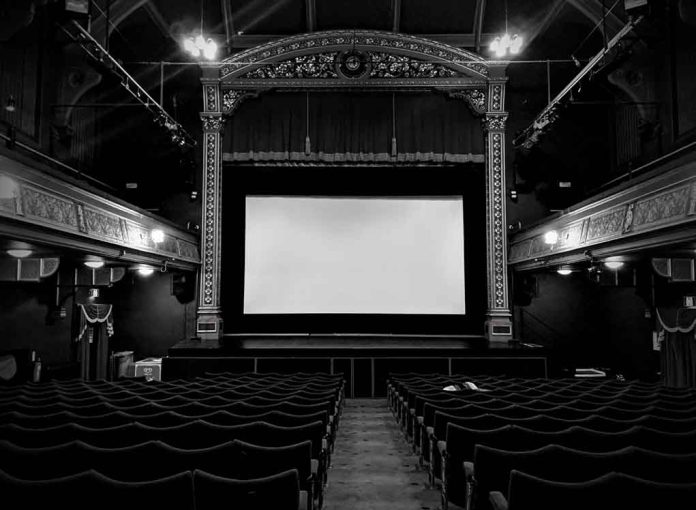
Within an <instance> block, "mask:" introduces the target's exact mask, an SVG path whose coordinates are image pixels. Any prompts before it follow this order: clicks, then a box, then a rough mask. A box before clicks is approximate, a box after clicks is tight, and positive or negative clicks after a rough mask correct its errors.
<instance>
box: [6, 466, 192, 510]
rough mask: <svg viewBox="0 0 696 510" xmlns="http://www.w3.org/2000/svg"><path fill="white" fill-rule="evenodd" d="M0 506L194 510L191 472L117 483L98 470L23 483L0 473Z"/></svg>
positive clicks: (32, 509)
mask: <svg viewBox="0 0 696 510" xmlns="http://www.w3.org/2000/svg"><path fill="white" fill-rule="evenodd" d="M0 498H2V501H1V502H0V506H1V507H2V508H3V509H8V510H14V509H22V510H46V509H48V508H70V509H71V510H94V509H96V508H98V509H99V510H123V509H125V508H131V507H140V508H172V509H173V508H176V509H177V510H194V509H195V507H194V499H193V483H192V474H191V473H190V472H185V473H179V474H176V475H173V476H170V477H167V478H162V479H158V480H152V481H146V482H134V483H128V482H117V481H115V480H112V479H110V478H107V477H105V476H104V475H102V474H100V473H98V472H97V471H94V470H90V471H84V472H82V473H79V474H75V475H71V476H66V477H62V478H53V479H49V480H38V481H36V480H34V481H26V480H21V479H18V478H14V477H11V476H9V475H7V474H6V473H4V472H2V471H0Z"/></svg>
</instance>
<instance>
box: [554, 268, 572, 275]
mask: <svg viewBox="0 0 696 510" xmlns="http://www.w3.org/2000/svg"><path fill="white" fill-rule="evenodd" d="M556 272H557V273H558V274H560V275H561V276H568V275H569V274H570V273H572V272H573V270H572V269H570V268H569V267H559V268H558V269H557V270H556Z"/></svg>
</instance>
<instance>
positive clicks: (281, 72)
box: [243, 52, 338, 80]
mask: <svg viewBox="0 0 696 510" xmlns="http://www.w3.org/2000/svg"><path fill="white" fill-rule="evenodd" d="M337 55H338V52H331V53H318V54H315V55H303V56H300V57H295V58H294V59H292V60H286V61H283V62H278V63H274V64H268V65H265V66H262V67H258V68H256V69H254V70H253V71H250V72H248V73H246V74H245V75H244V76H243V78H251V79H261V80H275V79H278V78H281V79H283V78H300V79H302V78H338V74H337V73H336V69H335V63H336V56H337Z"/></svg>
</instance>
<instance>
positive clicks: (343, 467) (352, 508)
mask: <svg viewBox="0 0 696 510" xmlns="http://www.w3.org/2000/svg"><path fill="white" fill-rule="evenodd" d="M440 506H441V505H440V493H439V491H438V490H436V489H430V488H428V476H427V472H426V471H425V470H424V469H423V468H421V467H420V466H419V465H418V457H416V455H415V454H413V452H412V451H411V449H410V447H409V445H408V443H406V441H405V439H404V436H403V434H402V432H401V430H400V429H399V426H398V425H397V424H396V421H395V420H394V417H393V415H392V414H391V412H390V411H389V408H388V407H387V403H386V400H385V399H348V400H346V405H345V408H344V410H343V415H342V417H341V426H340V428H339V431H338V438H337V440H336V448H335V451H334V454H333V456H332V467H331V469H330V471H329V484H328V487H327V490H326V496H325V501H324V508H325V510H437V509H439V508H440ZM451 508H452V510H454V509H456V508H457V507H454V506H452V507H451Z"/></svg>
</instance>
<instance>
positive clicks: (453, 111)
mask: <svg viewBox="0 0 696 510" xmlns="http://www.w3.org/2000/svg"><path fill="white" fill-rule="evenodd" d="M223 159H224V160H225V161H227V162H243V163H248V162H255V161H258V162H280V161H286V162H287V161H289V162H310V163H311V162H317V163H331V164H341V163H351V164H353V163H410V164H418V163H434V164H438V163H440V164H441V163H470V162H478V163H483V162H484V156H483V137H482V136H481V125H480V121H479V119H477V118H476V117H474V115H473V114H472V113H471V111H470V110H469V108H468V106H467V103H466V102H465V101H462V100H459V99H452V98H449V97H447V96H445V95H441V94H415V93H400V92H396V93H391V92H370V93H367V92H316V91H312V92H310V93H305V92H282V93H281V92H277V93H268V94H263V95H261V96H259V97H258V98H254V99H248V100H247V101H245V102H244V103H243V104H242V106H241V107H240V108H239V110H238V111H236V112H235V114H234V116H232V118H231V120H230V124H229V126H228V128H227V129H226V130H225V138H224V142H223Z"/></svg>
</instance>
